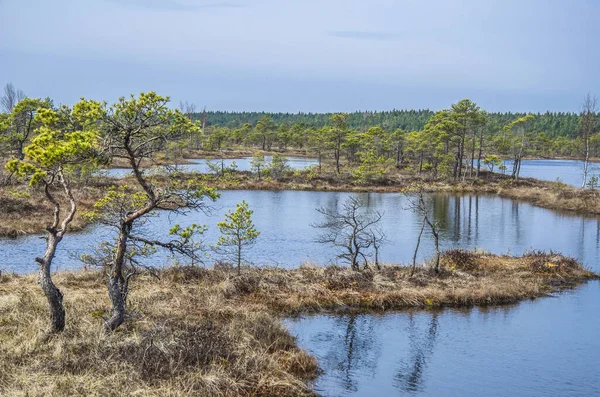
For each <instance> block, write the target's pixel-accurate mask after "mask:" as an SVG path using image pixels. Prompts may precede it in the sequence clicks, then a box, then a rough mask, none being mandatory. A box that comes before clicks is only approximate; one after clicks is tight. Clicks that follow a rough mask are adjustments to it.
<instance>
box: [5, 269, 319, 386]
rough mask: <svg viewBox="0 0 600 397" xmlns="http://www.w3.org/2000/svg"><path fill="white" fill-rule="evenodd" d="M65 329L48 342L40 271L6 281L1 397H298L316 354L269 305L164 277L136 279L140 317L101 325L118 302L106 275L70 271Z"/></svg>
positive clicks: (65, 279) (135, 312) (135, 307)
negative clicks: (108, 328)
mask: <svg viewBox="0 0 600 397" xmlns="http://www.w3.org/2000/svg"><path fill="white" fill-rule="evenodd" d="M55 278H56V282H57V284H58V285H60V287H61V289H62V290H63V291H64V293H65V306H66V310H67V316H68V322H67V329H66V331H65V332H64V333H63V334H61V335H58V336H54V337H51V338H49V339H48V337H47V336H46V335H45V333H44V331H43V330H44V328H45V323H46V315H47V314H46V310H47V309H46V302H45V300H44V298H43V296H42V295H41V293H40V291H39V287H38V286H37V285H36V283H35V279H34V277H33V276H26V277H17V276H11V275H8V276H7V275H4V276H2V280H0V395H2V396H5V395H6V396H67V395H69V396H71V395H79V396H122V395H139V396H184V395H185V396H187V395H202V396H209V395H210V396H267V395H277V396H299V395H312V392H311V391H310V389H309V388H308V386H307V385H306V384H305V383H304V382H303V381H304V380H305V379H307V378H309V377H312V376H314V375H315V373H316V370H317V367H316V361H315V360H314V358H312V357H311V356H309V355H308V354H307V353H305V352H304V351H302V350H300V349H298V348H297V347H296V343H295V340H294V338H293V337H292V336H291V335H290V334H289V333H288V332H287V330H286V329H285V328H284V327H283V326H282V325H281V323H280V322H279V321H278V320H277V319H276V318H274V317H273V316H271V315H270V314H268V313H266V312H265V311H260V310H250V309H248V308H243V307H240V306H239V305H235V304H233V303H232V302H228V303H226V304H224V302H223V300H222V297H221V296H219V295H213V292H214V290H212V289H210V288H207V287H206V286H203V285H202V284H199V283H197V282H195V283H194V284H193V285H192V284H190V283H181V282H177V281H173V279H172V278H171V277H169V276H167V275H165V277H164V279H163V280H162V281H160V282H155V281H153V280H152V279H149V278H141V279H140V280H137V281H138V282H137V283H136V286H137V288H136V290H135V291H134V292H132V295H131V297H130V316H131V321H128V322H127V323H126V326H125V327H123V328H122V329H121V330H119V332H116V333H113V334H111V335H107V334H105V333H104V332H103V331H102V328H101V323H102V316H103V315H104V314H105V312H104V311H105V310H106V308H107V307H109V302H108V299H107V297H106V289H105V287H104V285H103V282H102V280H101V278H100V277H99V274H98V273H93V272H80V273H61V274H58V275H57V276H56V277H55Z"/></svg>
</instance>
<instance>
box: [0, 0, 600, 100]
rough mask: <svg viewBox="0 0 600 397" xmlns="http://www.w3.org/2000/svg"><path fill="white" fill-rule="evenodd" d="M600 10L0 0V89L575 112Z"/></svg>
mask: <svg viewBox="0 0 600 397" xmlns="http://www.w3.org/2000/svg"><path fill="white" fill-rule="evenodd" d="M598 37H600V1H599V0H520V1H516V0H502V1H500V0H498V1H496V0H488V1H483V0H478V1H477V0H396V1H392V0H370V1H341V0H339V1H336V0H320V1H317V0H303V1H282V0H279V1H276V0H253V1H250V0H227V1H221V0H147V1H144V0H85V1H81V0H53V1H43V0H37V1H36V0H0V84H2V85H3V84H5V83H6V82H9V81H10V82H13V83H14V84H15V85H16V86H17V87H19V88H22V89H23V90H24V91H25V92H26V94H28V95H29V96H42V97H44V96H50V97H52V98H54V99H55V101H56V102H59V103H67V104H71V103H74V102H75V101H76V100H77V99H78V98H79V97H81V96H85V97H88V98H95V99H106V100H109V101H113V100H115V99H116V98H118V97H119V96H121V95H128V94H130V93H137V92H140V91H148V90H155V91H157V92H159V93H161V94H164V95H169V96H171V98H172V100H173V101H174V102H175V103H178V102H179V101H180V100H188V101H190V102H193V103H195V104H196V105H197V106H198V107H200V108H201V107H204V106H206V107H207V108H208V109H211V110H266V111H289V112H298V111H317V112H319V111H321V112H324V111H352V110H389V109H394V108H396V109H404V108H411V109H412V108H430V109H441V108H445V107H448V106H449V105H450V104H451V103H453V102H456V101H457V100H460V99H462V98H465V97H468V98H470V99H472V100H474V101H476V102H477V103H478V104H480V105H481V106H482V107H483V108H485V109H488V110H490V111H509V110H512V111H545V110H553V111H577V110H578V109H579V105H580V102H581V99H582V97H583V95H584V94H585V93H587V92H592V93H596V94H597V95H600V79H599V78H598V72H600V46H599V45H598V44H597V38H598Z"/></svg>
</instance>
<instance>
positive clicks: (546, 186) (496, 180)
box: [0, 170, 600, 237]
mask: <svg viewBox="0 0 600 397" xmlns="http://www.w3.org/2000/svg"><path fill="white" fill-rule="evenodd" d="M161 178H163V177H161V176H156V177H155V178H154V182H155V183H157V184H160V183H161ZM177 178H181V179H189V178H201V179H203V180H204V181H205V182H206V184H207V185H208V186H211V187H215V188H217V189H221V190H312V191H345V192H380V193H385V192H387V193H400V192H402V191H403V190H404V189H405V188H406V187H408V186H411V185H413V184H415V183H417V184H421V185H423V186H424V187H425V189H426V190H427V191H428V192H431V193H436V192H441V193H452V194H489V195H498V196H500V197H504V198H509V199H513V200H519V201H525V202H529V203H531V204H533V205H536V206H539V207H543V208H548V209H552V210H560V211H570V212H575V213H578V214H582V215H600V191H598V190H589V189H585V190H582V189H577V188H574V187H571V186H567V185H565V184H562V183H557V182H547V181H539V180H536V179H530V178H522V179H520V180H519V181H518V182H515V181H513V180H512V179H511V178H510V177H508V176H505V175H500V174H492V173H489V172H482V174H481V176H480V178H478V179H467V180H465V181H454V180H447V179H436V178H432V177H431V176H427V175H426V174H415V173H412V172H408V171H398V170H393V171H390V172H388V173H387V174H386V175H385V176H384V177H382V178H379V179H377V180H373V181H370V182H369V183H367V184H358V183H356V181H355V180H354V179H353V177H352V175H351V174H350V173H348V172H347V173H342V174H341V175H337V174H335V173H333V172H322V173H320V174H317V173H315V172H313V171H296V172H288V173H287V174H286V175H285V176H284V177H282V178H281V179H279V180H274V179H271V178H262V179H260V180H259V179H257V178H256V177H255V176H254V175H251V174H250V173H249V172H236V173H232V174H229V175H227V176H226V177H225V178H218V177H217V176H215V175H207V174H185V173H182V174H180V175H178V176H177ZM165 181H167V180H166V179H162V182H165ZM117 185H129V186H136V182H135V181H134V180H133V178H132V177H124V178H121V179H114V178H107V177H90V178H88V180H86V181H85V182H81V183H79V184H78V185H77V186H76V187H75V189H74V191H75V195H76V197H77V198H78V200H79V209H80V211H78V213H77V214H76V217H75V220H74V222H73V223H72V225H71V230H79V229H81V228H82V227H84V226H85V221H84V219H83V218H82V217H81V214H82V211H86V210H90V209H91V208H92V207H93V205H94V203H95V202H96V201H97V200H98V199H99V198H101V197H102V196H103V195H104V194H105V192H106V190H107V189H109V188H110V187H113V186H117ZM57 195H58V197H59V198H60V196H61V194H60V192H57ZM63 199H64V197H63ZM63 202H64V204H65V205H66V200H63ZM51 216H52V212H51V210H50V206H49V205H48V203H47V202H46V201H45V200H43V197H42V193H41V192H40V191H39V190H35V189H32V188H29V187H27V186H24V185H16V186H11V187H8V188H3V189H0V236H10V237H15V236H18V235H23V234H31V233H41V232H43V231H44V228H45V227H46V225H48V224H49V222H50V220H51Z"/></svg>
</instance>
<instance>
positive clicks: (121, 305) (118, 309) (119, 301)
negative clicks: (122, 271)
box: [104, 274, 125, 331]
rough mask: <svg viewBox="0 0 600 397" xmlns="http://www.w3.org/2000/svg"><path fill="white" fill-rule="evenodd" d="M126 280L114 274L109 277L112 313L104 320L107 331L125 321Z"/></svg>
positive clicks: (112, 329)
mask: <svg viewBox="0 0 600 397" xmlns="http://www.w3.org/2000/svg"><path fill="white" fill-rule="evenodd" d="M124 287H125V280H124V279H122V278H121V279H119V278H115V277H113V276H112V274H111V276H110V277H109V279H108V296H109V298H110V300H111V302H112V311H111V315H110V317H109V318H108V320H106V321H105V322H104V329H105V330H106V331H114V330H115V329H117V328H119V326H120V325H121V324H123V322H124V321H125V293H124Z"/></svg>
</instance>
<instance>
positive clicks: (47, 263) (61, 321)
mask: <svg viewBox="0 0 600 397" xmlns="http://www.w3.org/2000/svg"><path fill="white" fill-rule="evenodd" d="M57 237H58V236H57V234H56V232H55V231H51V232H50V235H49V236H48V242H47V248H46V253H45V254H44V257H43V258H36V261H37V262H38V263H39V264H40V272H39V277H40V286H41V287H42V291H44V295H45V296H46V299H47V300H48V306H49V307H50V329H49V332H50V333H59V332H62V331H64V329H65V318H66V315H65V308H64V306H63V294H62V292H61V291H60V290H59V289H58V288H57V287H56V285H54V283H53V282H52V277H51V275H50V269H51V265H52V258H53V257H54V253H55V252H56V245H58V242H59V241H60V238H59V237H58V238H57Z"/></svg>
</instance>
